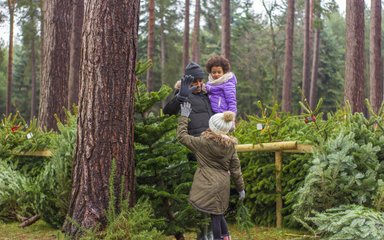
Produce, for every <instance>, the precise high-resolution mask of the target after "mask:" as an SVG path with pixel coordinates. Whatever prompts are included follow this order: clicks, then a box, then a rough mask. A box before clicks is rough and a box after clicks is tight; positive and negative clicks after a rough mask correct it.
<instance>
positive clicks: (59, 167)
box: [37, 109, 77, 228]
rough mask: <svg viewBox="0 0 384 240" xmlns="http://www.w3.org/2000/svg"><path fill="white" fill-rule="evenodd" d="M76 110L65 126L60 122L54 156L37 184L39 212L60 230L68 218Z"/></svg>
mask: <svg viewBox="0 0 384 240" xmlns="http://www.w3.org/2000/svg"><path fill="white" fill-rule="evenodd" d="M76 120H77V110H76V109H74V113H73V114H72V113H71V112H69V111H66V122H65V123H62V122H58V124H57V127H58V132H59V133H58V134H57V135H55V136H54V137H52V145H51V149H52V152H53V155H52V157H51V158H50V161H49V162H48V163H47V164H46V165H45V166H44V169H43V171H42V172H41V174H40V175H39V176H38V178H37V181H38V184H39V188H40V195H39V198H38V202H37V203H38V209H39V212H40V214H41V216H42V218H43V219H44V221H46V222H47V223H48V224H50V225H51V226H53V227H56V228H59V227H61V226H62V224H63V222H64V220H65V216H66V214H67V210H68V206H69V200H70V193H71V186H72V180H71V177H72V175H71V173H72V163H73V159H74V154H75V149H76V132H77V124H76Z"/></svg>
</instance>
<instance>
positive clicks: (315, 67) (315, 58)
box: [309, 0, 321, 109]
mask: <svg viewBox="0 0 384 240" xmlns="http://www.w3.org/2000/svg"><path fill="white" fill-rule="evenodd" d="M320 2H321V0H318V1H317V5H316V6H317V14H316V18H317V19H319V20H320V18H321V11H320ZM320 32H321V26H317V27H316V29H315V34H314V43H313V54H312V71H311V87H310V91H309V105H310V107H311V108H312V109H314V108H315V106H316V94H317V75H318V71H319V58H320Z"/></svg>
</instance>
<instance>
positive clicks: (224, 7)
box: [221, 0, 231, 60]
mask: <svg viewBox="0 0 384 240" xmlns="http://www.w3.org/2000/svg"><path fill="white" fill-rule="evenodd" d="M230 10H231V3H230V1H229V0H222V2H221V15H222V17H221V28H222V30H221V54H222V55H223V56H224V57H225V58H226V59H228V60H230V59H231V14H230V13H231V11H230Z"/></svg>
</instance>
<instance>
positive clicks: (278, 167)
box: [275, 151, 283, 228]
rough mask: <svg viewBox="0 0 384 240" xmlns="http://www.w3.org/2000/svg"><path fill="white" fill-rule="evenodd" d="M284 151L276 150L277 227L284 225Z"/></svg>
mask: <svg viewBox="0 0 384 240" xmlns="http://www.w3.org/2000/svg"><path fill="white" fill-rule="evenodd" d="M282 160H283V153H282V152H281V151H276V152H275V171H276V227H277V228H281V227H282V222H283V221H282V220H283V219H282V214H281V210H282V208H283V199H282V187H281V169H282Z"/></svg>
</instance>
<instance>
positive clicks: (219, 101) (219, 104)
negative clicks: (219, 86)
mask: <svg viewBox="0 0 384 240" xmlns="http://www.w3.org/2000/svg"><path fill="white" fill-rule="evenodd" d="M220 105H221V97H219V103H218V107H220Z"/></svg>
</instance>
